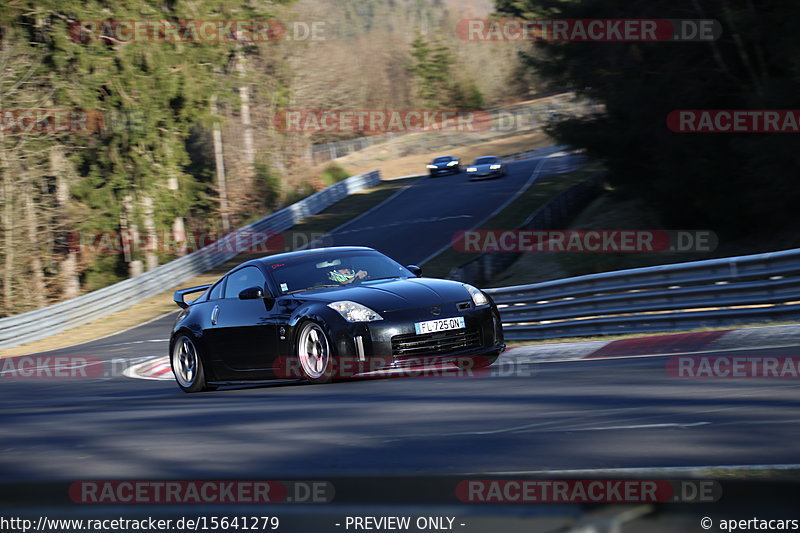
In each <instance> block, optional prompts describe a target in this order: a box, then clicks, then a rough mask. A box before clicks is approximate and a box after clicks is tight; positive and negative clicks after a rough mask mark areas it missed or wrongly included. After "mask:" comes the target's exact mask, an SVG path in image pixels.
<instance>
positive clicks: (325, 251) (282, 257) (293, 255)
mask: <svg viewBox="0 0 800 533" xmlns="http://www.w3.org/2000/svg"><path fill="white" fill-rule="evenodd" d="M376 251H377V250H375V249H374V248H369V247H367V246H331V247H328V248H312V249H310V250H296V251H294V252H285V253H282V254H275V255H267V256H265V257H259V258H257V259H251V260H250V261H247V262H246V263H242V264H241V265H238V266H237V267H235V268H233V269H231V270H230V272H233V271H234V270H238V269H240V268H242V267H244V266H250V265H255V266H258V265H259V264H260V265H263V266H269V265H272V264H275V263H279V262H281V261H287V260H290V259H298V258H300V257H314V256H322V255H329V254H339V253H343V252H376ZM230 272H229V273H230Z"/></svg>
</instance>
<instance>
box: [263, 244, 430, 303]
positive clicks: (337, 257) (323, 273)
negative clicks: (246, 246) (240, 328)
mask: <svg viewBox="0 0 800 533" xmlns="http://www.w3.org/2000/svg"><path fill="white" fill-rule="evenodd" d="M268 268H269V270H270V272H271V274H272V278H273V281H274V282H275V285H276V286H277V287H278V290H279V291H280V293H281V294H290V293H295V292H301V291H307V290H313V289H320V288H326V287H347V286H349V285H350V284H351V283H356V282H357V283H370V282H372V281H375V280H379V279H391V278H410V277H414V274H412V273H411V272H410V271H409V270H408V269H406V268H405V267H403V266H402V265H400V264H399V263H397V262H395V261H393V260H391V259H389V258H388V257H386V256H385V255H383V254H380V253H378V252H366V251H365V252H344V253H336V254H329V255H323V254H320V255H312V256H307V257H300V258H297V259H292V260H287V261H281V262H278V263H274V264H272V265H271V266H269V267H268Z"/></svg>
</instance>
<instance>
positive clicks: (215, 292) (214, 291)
mask: <svg viewBox="0 0 800 533" xmlns="http://www.w3.org/2000/svg"><path fill="white" fill-rule="evenodd" d="M223 281H225V278H223V279H221V280H219V281H218V282H217V284H216V285H214V286H213V287H211V292H210V293H208V299H209V300H219V299H220V298H221V297H222V286H223V285H224V284H223V283H222V282H223Z"/></svg>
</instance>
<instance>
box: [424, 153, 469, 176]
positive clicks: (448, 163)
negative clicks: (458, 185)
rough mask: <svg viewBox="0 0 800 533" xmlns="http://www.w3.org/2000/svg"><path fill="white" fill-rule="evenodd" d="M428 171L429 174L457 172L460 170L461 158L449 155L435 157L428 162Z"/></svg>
mask: <svg viewBox="0 0 800 533" xmlns="http://www.w3.org/2000/svg"><path fill="white" fill-rule="evenodd" d="M428 172H429V173H430V175H431V176H438V175H440V174H450V173H455V174H458V173H459V172H461V160H460V159H459V158H457V157H453V156H451V155H443V156H441V157H437V158H436V159H434V160H433V161H432V162H431V163H429V164H428Z"/></svg>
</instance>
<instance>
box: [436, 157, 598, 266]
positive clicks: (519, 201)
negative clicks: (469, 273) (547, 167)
mask: <svg viewBox="0 0 800 533" xmlns="http://www.w3.org/2000/svg"><path fill="white" fill-rule="evenodd" d="M600 170H601V167H600V165H599V164H597V163H590V164H588V165H586V166H584V167H582V168H580V169H578V170H574V171H572V172H567V173H564V174H559V175H556V176H549V177H544V178H540V179H538V180H537V181H536V183H535V184H534V185H532V186H531V187H528V189H527V190H526V191H525V192H523V193H522V194H521V195H520V196H519V197H518V198H516V199H515V200H514V201H513V202H511V203H510V204H509V205H508V206H507V207H506V208H505V209H504V210H503V211H501V212H500V213H498V214H497V215H495V216H494V217H492V218H491V219H489V220H487V221H486V222H485V223H484V224H482V225H481V226H480V227H479V228H475V229H485V230H493V229H496V230H507V229H514V228H516V227H517V226H519V225H520V224H522V223H523V222H525V220H526V219H527V218H528V217H529V216H530V215H531V214H533V212H534V211H536V210H537V209H539V208H540V207H541V206H543V205H544V204H545V203H547V202H548V201H549V200H550V199H551V198H553V197H554V196H555V195H557V194H558V193H560V192H562V191H565V190H567V189H569V188H570V187H572V186H573V185H576V184H578V183H580V182H581V181H583V180H585V179H586V178H588V177H590V176H592V175H594V174H596V173H597V172H599V171H600ZM474 257H476V254H473V253H465V252H459V251H457V250H454V249H452V248H449V249H447V250H445V251H444V252H442V253H441V254H439V255H437V256H436V257H434V258H433V259H431V260H430V261H428V262H427V263H425V265H424V271H425V275H426V276H431V277H447V274H448V273H449V272H450V269H452V268H453V267H457V266H460V265H463V264H464V263H466V262H468V261H470V260H472V259H473V258H474Z"/></svg>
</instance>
